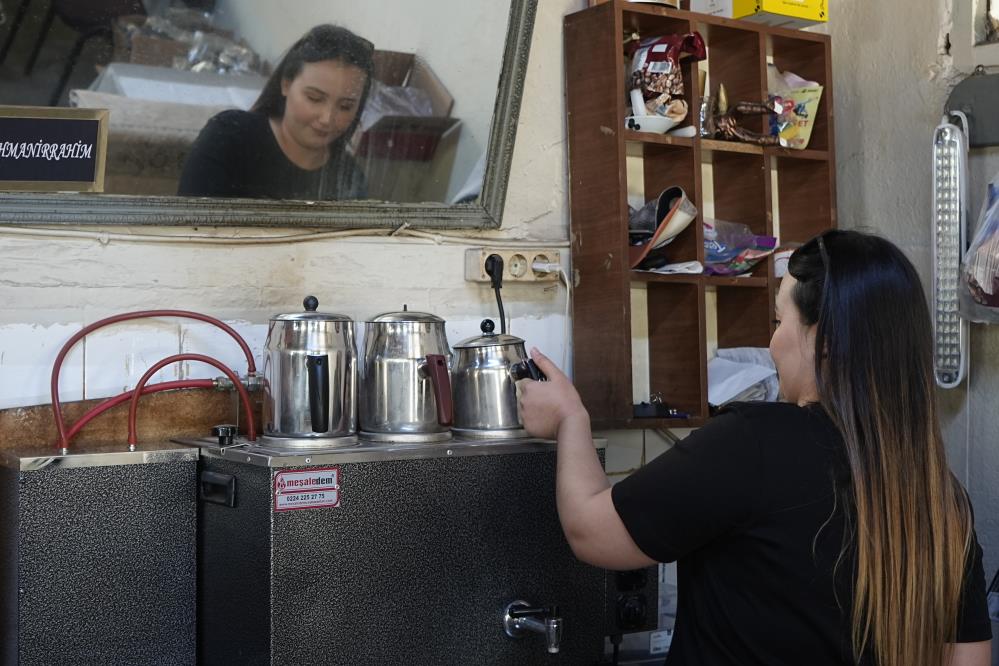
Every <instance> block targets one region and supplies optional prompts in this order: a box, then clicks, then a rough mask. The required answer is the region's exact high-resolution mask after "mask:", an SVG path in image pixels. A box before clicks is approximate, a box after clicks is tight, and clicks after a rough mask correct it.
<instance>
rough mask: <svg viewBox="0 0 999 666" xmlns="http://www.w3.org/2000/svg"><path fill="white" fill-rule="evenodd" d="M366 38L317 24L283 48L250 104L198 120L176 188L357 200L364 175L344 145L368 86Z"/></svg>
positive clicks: (183, 192)
mask: <svg viewBox="0 0 999 666" xmlns="http://www.w3.org/2000/svg"><path fill="white" fill-rule="evenodd" d="M372 54H373V47H372V45H371V42H369V41H367V40H366V39H363V38H361V37H358V36H357V35H355V34H354V33H352V32H350V31H349V30H347V29H346V28H340V27H337V26H332V25H320V26H316V27H315V28H313V29H312V30H310V31H309V32H308V33H306V34H305V36H304V37H302V38H301V39H300V40H298V41H297V42H295V44H294V45H293V46H292V47H291V48H290V49H289V50H288V52H287V53H286V54H285V56H284V58H282V60H281V62H280V63H279V64H278V66H277V68H276V69H275V70H274V73H273V74H272V75H271V77H270V78H269V79H268V81H267V83H266V85H265V86H264V89H263V91H261V93H260V97H259V98H258V99H257V101H256V102H255V103H254V105H253V107H252V108H251V109H250V111H235V110H233V111H223V112H222V113H220V114H218V115H216V116H215V117H213V118H212V119H211V120H209V121H208V123H207V124H206V125H205V127H204V129H202V130H201V133H200V134H199V135H198V138H197V139H196V140H195V142H194V144H193V145H192V146H191V152H190V154H189V155H188V157H187V161H186V162H185V164H184V170H183V172H182V174H181V177H180V185H179V187H178V192H177V193H178V194H180V195H187V196H211V197H249V198H271V199H309V200H333V199H358V198H364V197H365V196H366V194H367V192H366V187H365V182H364V174H363V173H362V172H361V170H360V168H359V167H358V166H357V164H356V163H355V161H354V159H353V158H352V157H351V156H350V155H349V154H347V152H346V150H345V147H346V144H347V142H348V141H349V139H350V137H351V135H352V134H353V133H354V130H355V129H356V127H357V124H358V122H359V121H360V118H361V111H362V110H363V108H364V103H365V101H366V100H367V97H368V91H369V90H370V89H371V74H372V68H373V59H372V57H373V55H372Z"/></svg>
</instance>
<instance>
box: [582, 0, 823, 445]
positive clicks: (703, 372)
mask: <svg viewBox="0 0 999 666" xmlns="http://www.w3.org/2000/svg"><path fill="white" fill-rule="evenodd" d="M691 30H698V31H699V32H700V33H701V34H702V36H703V37H704V38H705V42H706V44H707V47H708V54H707V60H706V62H705V63H703V64H701V65H699V64H698V63H696V62H692V61H684V62H682V63H681V66H682V68H683V75H684V85H685V93H684V98H685V99H686V101H687V104H688V107H689V115H688V119H687V120H686V121H685V122H684V123H681V125H680V126H681V127H682V126H684V125H690V124H694V125H695V126H696V122H697V116H698V109H699V102H700V98H701V96H702V94H703V93H704V92H705V91H701V90H700V89H699V78H698V73H699V71H700V70H701V69H702V68H703V69H704V70H705V71H706V72H707V80H708V84H709V85H710V87H711V90H712V93H713V92H714V91H716V90H717V87H718V85H719V84H721V83H724V84H725V88H726V92H727V96H728V100H729V102H730V104H731V103H735V102H738V101H762V100H765V99H766V95H767V66H768V62H772V63H773V64H774V65H776V66H777V67H778V68H779V69H781V70H782V71H791V72H794V73H795V74H797V75H799V76H801V77H803V78H805V79H809V80H814V81H816V82H818V83H820V84H822V85H823V86H825V90H824V92H823V96H822V99H821V101H820V104H819V107H818V112H817V113H818V115H817V117H816V119H815V125H814V127H813V130H812V135H811V140H810V143H809V145H808V147H807V149H806V150H788V149H784V148H772V147H766V148H764V147H761V146H757V145H753V144H746V143H740V142H734V141H722V140H716V139H711V140H707V139H701V138H700V137H694V138H683V137H678V136H673V135H669V134H665V135H664V134H654V133H651V132H642V131H636V130H633V129H625V116H627V115H629V113H630V110H629V108H628V106H627V105H628V96H627V90H626V86H627V80H626V76H627V69H628V65H629V64H630V56H629V55H626V51H627V52H629V53H630V51H628V49H629V45H628V44H627V43H626V42H625V40H626V39H627V38H629V37H630V36H631V35H633V34H635V33H637V34H638V35H639V36H640V37H641V38H645V37H650V36H654V35H662V34H670V33H686V32H689V31H691ZM564 33H565V49H566V56H565V62H566V88H567V97H568V138H569V171H570V207H571V216H572V220H571V224H572V234H571V236H572V254H573V267H574V270H575V273H576V275H577V277H578V282H577V286H576V288H575V291H574V304H573V350H574V352H573V353H574V356H573V361H574V363H573V372H574V381H575V383H576V387H577V389H578V390H579V393H580V396H581V397H582V398H583V402H584V403H585V404H586V406H587V408H588V409H589V411H590V415H591V417H592V419H593V424H594V427H595V428H598V429H613V428H670V427H696V426H699V425H702V424H703V423H704V422H705V421H706V420H707V418H708V416H709V405H708V400H707V361H708V359H707V355H708V350H709V349H714V348H715V347H722V348H725V347H741V346H753V347H766V346H767V345H768V344H769V339H770V336H771V334H772V332H773V319H774V314H773V309H774V297H775V293H776V290H777V288H778V286H779V284H780V281H779V280H778V279H777V278H775V276H774V274H773V266H774V261H773V259H772V258H771V259H768V260H767V261H765V262H760V264H758V265H757V266H756V267H755V268H754V270H753V271H752V272H751V274H750V275H749V276H747V277H729V276H708V275H686V274H682V275H662V274H657V273H649V272H643V271H633V270H631V269H630V266H629V262H628V195H629V193H630V194H631V195H632V198H633V199H637V198H638V196H639V195H641V196H642V197H644V200H645V201H649V200H651V199H654V198H655V197H657V196H658V195H659V193H660V192H661V191H663V190H664V189H666V188H668V187H672V186H680V187H683V188H684V190H685V191H686V192H687V195H688V197H690V198H691V201H692V202H693V203H694V205H695V206H697V208H698V210H699V211H700V213H701V214H699V215H698V219H697V220H695V221H694V222H693V223H692V224H691V225H690V226H689V227H687V229H685V230H684V231H683V232H682V233H681V234H680V235H679V236H678V237H677V238H676V239H675V240H674V241H673V242H672V243H670V244H669V245H668V246H667V256H668V258H669V260H670V261H674V262H677V261H690V260H695V259H696V260H698V261H703V260H704V234H703V225H702V219H701V218H702V217H703V214H704V212H705V211H707V212H709V213H710V214H711V217H713V218H715V219H719V220H725V221H729V222H739V223H743V224H746V225H748V226H749V227H750V229H751V230H752V231H753V233H755V234H767V235H778V236H779V238H780V241H781V242H782V243H786V242H799V243H800V242H803V241H805V240H807V239H808V238H810V237H812V236H814V235H815V234H817V233H819V232H821V231H823V230H825V229H829V228H832V227H835V226H836V205H835V200H836V184H835V173H836V169H835V155H834V151H833V146H834V145H835V142H834V138H833V116H832V112H831V109H832V108H833V98H832V87H831V85H832V74H831V69H830V67H831V52H830V42H829V37H828V36H826V35H819V34H813V33H807V32H799V31H794V30H787V29H782V28H772V27H769V26H766V25H763V24H758V23H751V22H746V21H733V20H730V19H722V18H717V17H713V16H707V15H704V14H696V13H691V12H686V11H680V10H674V9H670V8H664V7H659V6H652V5H643V4H637V3H631V2H627V0H610V1H609V2H605V3H601V4H598V5H595V6H593V7H590V8H588V9H585V10H582V11H580V12H576V13H573V14H570V15H568V16H566V17H565V21H564ZM745 126H746V127H748V128H749V129H752V130H755V131H765V129H766V127H767V119H766V118H765V117H762V116H761V117H760V118H759V120H758V121H757V120H756V119H749V120H748V121H747V124H746V125H745ZM634 159H640V160H641V164H640V165H638V164H636V163H634V162H633V160H634ZM629 181H630V182H629ZM633 203H634V201H633ZM709 322H710V329H711V330H710V331H709ZM709 336H713V337H711V339H710V340H709ZM633 364H634V367H633ZM653 395H659V396H661V397H662V398H663V400H664V401H665V402H666V404H667V405H668V406H669V407H672V408H674V409H676V410H678V411H680V412H683V413H685V414H688V415H689V416H688V417H687V418H639V417H635V415H634V405H635V403H638V402H642V401H645V402H647V401H649V400H650V399H651V397H652V396H653Z"/></svg>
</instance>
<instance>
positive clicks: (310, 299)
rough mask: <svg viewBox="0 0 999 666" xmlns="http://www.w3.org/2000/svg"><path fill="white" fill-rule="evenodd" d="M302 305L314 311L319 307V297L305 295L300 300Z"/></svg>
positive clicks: (309, 310)
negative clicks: (302, 299)
mask: <svg viewBox="0 0 999 666" xmlns="http://www.w3.org/2000/svg"><path fill="white" fill-rule="evenodd" d="M302 305H304V306H305V309H306V310H307V311H308V312H315V311H316V310H317V309H318V308H319V299H318V298H316V297H315V296H306V297H305V300H304V301H302Z"/></svg>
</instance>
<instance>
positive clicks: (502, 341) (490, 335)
mask: <svg viewBox="0 0 999 666" xmlns="http://www.w3.org/2000/svg"><path fill="white" fill-rule="evenodd" d="M479 329H480V330H481V331H482V335H477V336H475V337H474V338H468V339H467V340H462V341H461V342H459V343H457V344H456V345H455V346H454V348H455V349H475V348H477V347H502V346H506V345H517V344H524V340H523V338H518V337H517V336H516V335H508V334H506V333H496V332H495V330H496V324H494V323H493V320H492V319H483V320H482V323H481V324H479Z"/></svg>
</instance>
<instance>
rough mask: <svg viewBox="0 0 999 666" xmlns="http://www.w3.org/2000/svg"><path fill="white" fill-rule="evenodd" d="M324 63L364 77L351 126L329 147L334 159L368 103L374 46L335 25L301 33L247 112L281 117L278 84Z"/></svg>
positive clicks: (283, 101) (320, 26)
mask: <svg viewBox="0 0 999 666" xmlns="http://www.w3.org/2000/svg"><path fill="white" fill-rule="evenodd" d="M324 60H339V61H341V62H344V63H346V64H348V65H354V66H355V67H359V68H360V69H362V70H363V71H364V73H365V74H366V75H367V76H366V77H365V81H364V91H363V92H362V93H361V99H360V100H359V101H358V105H357V115H356V116H355V117H354V122H353V123H351V124H350V127H348V128H347V129H346V130H345V131H344V133H343V134H341V135H340V136H339V137H337V138H336V140H335V141H333V143H332V144H331V145H330V154H331V155H337V154H339V151H340V150H341V149H342V148H343V146H344V145H345V144H346V143H347V141H349V140H350V137H351V136H353V134H354V130H356V129H357V124H358V123H359V122H361V114H362V113H363V112H364V105H365V103H366V102H367V101H368V92H369V91H370V90H371V78H372V75H373V73H374V46H373V45H372V43H371V42H369V41H368V40H366V39H364V38H363V37H359V36H357V35H355V34H354V33H352V32H351V31H350V30H347V29H346V28H341V27H340V26H336V25H317V26H316V27H314V28H312V29H311V30H309V31H308V32H307V33H305V35H303V36H302V38H301V39H299V40H298V41H297V42H295V43H294V44H292V45H291V48H289V49H288V51H287V52H286V53H285V54H284V57H282V58H281V62H279V63H278V66H277V67H276V68H275V69H274V72H273V73H272V74H271V76H270V78H269V79H267V83H266V84H264V89H263V90H261V91H260V97H258V98H257V101H256V102H254V103H253V106H252V107H251V108H250V110H251V111H257V112H259V113H263V114H265V115H266V116H267V117H269V118H281V117H283V116H284V105H285V97H284V95H283V94H281V82H282V81H292V80H294V78H295V77H296V76H298V75H299V74H300V73H301V72H302V67H303V66H304V65H305V63H308V62H322V61H324Z"/></svg>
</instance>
